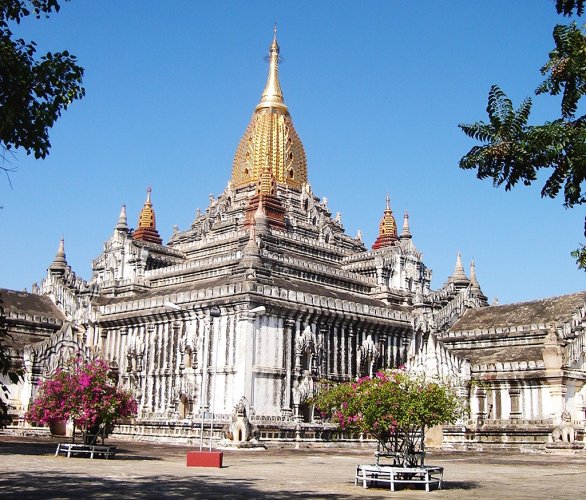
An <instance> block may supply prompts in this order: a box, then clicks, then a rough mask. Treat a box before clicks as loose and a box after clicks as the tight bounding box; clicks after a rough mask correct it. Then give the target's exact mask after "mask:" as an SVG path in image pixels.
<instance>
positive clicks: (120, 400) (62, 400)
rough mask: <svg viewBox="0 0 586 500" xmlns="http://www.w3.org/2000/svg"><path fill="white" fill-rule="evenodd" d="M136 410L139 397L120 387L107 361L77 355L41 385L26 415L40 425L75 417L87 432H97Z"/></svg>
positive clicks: (133, 413) (77, 425)
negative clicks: (117, 385) (112, 376)
mask: <svg viewBox="0 0 586 500" xmlns="http://www.w3.org/2000/svg"><path fill="white" fill-rule="evenodd" d="M136 410H137V403H136V400H135V399H134V398H133V397H132V395H131V393H130V392H128V391H125V390H123V389H119V388H117V387H116V383H115V382H114V381H113V380H112V378H111V377H110V366H109V365H108V363H107V362H106V361H104V360H101V359H96V360H94V361H87V362H86V361H83V360H82V359H80V358H77V359H74V360H72V362H71V363H70V364H69V366H67V367H66V369H64V370H61V369H59V370H58V371H57V373H56V374H55V375H54V376H53V377H51V378H50V379H47V380H45V381H43V382H42V383H41V384H40V386H39V391H38V393H37V396H36V397H35V399H34V401H33V403H32V405H31V406H30V408H29V410H28V412H27V413H26V416H25V418H26V419H27V420H28V421H29V422H32V423H36V424H50V423H51V422H57V421H63V420H72V421H73V424H74V426H75V427H79V428H81V429H82V430H83V431H84V432H85V433H86V434H95V431H96V430H97V428H98V427H100V426H102V427H106V428H109V427H111V426H112V425H114V423H115V422H116V420H117V419H119V418H126V417H131V416H134V415H136Z"/></svg>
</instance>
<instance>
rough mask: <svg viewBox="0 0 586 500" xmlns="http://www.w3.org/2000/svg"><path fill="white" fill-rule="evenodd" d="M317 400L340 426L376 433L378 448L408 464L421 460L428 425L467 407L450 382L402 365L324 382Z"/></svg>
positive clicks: (447, 419) (451, 419)
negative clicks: (413, 372) (415, 372)
mask: <svg viewBox="0 0 586 500" xmlns="http://www.w3.org/2000/svg"><path fill="white" fill-rule="evenodd" d="M312 403H313V404H314V405H315V407H316V408H317V410H318V411H320V412H321V415H322V417H326V418H329V419H330V420H331V421H332V422H334V423H336V424H338V425H339V426H340V429H341V430H343V431H358V432H363V433H368V434H370V435H371V436H373V437H374V438H375V439H376V440H377V441H378V443H379V451H380V450H382V451H385V452H387V453H392V454H393V456H394V457H395V461H396V462H399V463H400V464H401V465H406V466H411V465H416V464H417V463H418V462H419V461H420V459H419V458H417V452H423V440H424V437H425V431H426V429H427V428H429V427H433V426H435V425H439V424H443V423H455V422H456V420H457V419H458V418H459V417H460V416H462V415H463V413H464V411H463V406H462V404H461V401H460V400H459V398H458V397H457V395H456V394H455V392H454V391H453V390H452V389H451V388H449V387H447V386H444V385H441V384H439V383H438V382H435V381H431V380H425V379H423V378H421V377H414V376H411V375H409V374H408V373H406V372H404V371H399V370H394V371H387V372H378V373H377V374H376V375H375V376H374V377H372V378H371V377H362V378H359V379H358V380H356V381H351V382H344V383H340V384H333V383H329V382H322V384H321V387H320V389H319V391H318V393H317V395H316V396H315V397H314V398H313V400H312Z"/></svg>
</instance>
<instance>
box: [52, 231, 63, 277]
mask: <svg viewBox="0 0 586 500" xmlns="http://www.w3.org/2000/svg"><path fill="white" fill-rule="evenodd" d="M65 269H67V259H66V258H65V239H64V238H63V236H62V237H61V240H60V241H59V248H58V249H57V254H56V255H55V258H54V259H53V262H52V263H51V265H50V266H49V270H50V271H55V272H60V273H63V272H64V271H65Z"/></svg>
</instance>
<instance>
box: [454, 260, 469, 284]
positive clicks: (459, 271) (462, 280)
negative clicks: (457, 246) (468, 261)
mask: <svg viewBox="0 0 586 500" xmlns="http://www.w3.org/2000/svg"><path fill="white" fill-rule="evenodd" d="M451 281H452V283H454V285H456V288H462V287H467V286H468V284H469V283H470V280H469V279H468V276H466V273H465V272H464V266H463V265H462V256H461V255H460V252H458V256H457V257H456V267H455V268H454V274H452V276H451Z"/></svg>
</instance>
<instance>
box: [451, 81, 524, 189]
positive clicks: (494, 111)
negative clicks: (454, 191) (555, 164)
mask: <svg viewBox="0 0 586 500" xmlns="http://www.w3.org/2000/svg"><path fill="white" fill-rule="evenodd" d="M486 111H487V112H488V118H489V123H485V122H477V123H472V124H460V125H459V127H460V128H461V129H462V130H463V131H464V133H465V134H466V135H467V136H469V137H472V138H474V139H476V140H479V141H481V142H483V143H484V144H483V145H481V146H475V147H473V148H472V149H471V150H470V151H469V152H468V154H466V155H465V156H464V157H463V158H462V159H461V160H460V167H461V168H464V169H472V168H477V169H478V173H477V177H478V178H479V179H486V178H492V180H493V182H494V185H495V186H500V185H502V184H505V189H507V190H509V189H511V187H513V186H514V185H515V184H517V182H518V181H519V180H523V182H524V183H525V184H529V183H530V182H531V181H533V180H535V169H534V168H533V167H532V165H531V156H530V151H529V147H528V146H529V145H528V144H527V138H526V136H527V130H528V126H527V121H528V120H529V114H530V112H531V99H526V100H525V101H523V103H522V104H521V106H520V107H519V109H518V110H517V111H515V109H514V108H513V103H512V102H511V100H510V99H509V98H508V97H507V96H506V94H505V93H504V92H503V91H502V90H501V89H500V88H499V87H498V86H496V85H493V86H492V87H491V88H490V92H489V93H488V106H487V108H486Z"/></svg>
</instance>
